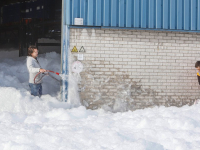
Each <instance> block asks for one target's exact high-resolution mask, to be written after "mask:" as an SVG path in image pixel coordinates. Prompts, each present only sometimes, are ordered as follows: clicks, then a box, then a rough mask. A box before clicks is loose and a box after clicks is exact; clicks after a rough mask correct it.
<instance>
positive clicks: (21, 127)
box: [0, 50, 200, 150]
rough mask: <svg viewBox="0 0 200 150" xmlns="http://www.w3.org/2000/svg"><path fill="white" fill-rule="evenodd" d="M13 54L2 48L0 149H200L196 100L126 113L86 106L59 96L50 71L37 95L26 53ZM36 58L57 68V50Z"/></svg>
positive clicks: (50, 68) (0, 71)
mask: <svg viewBox="0 0 200 150" xmlns="http://www.w3.org/2000/svg"><path fill="white" fill-rule="evenodd" d="M16 54H18V52H17V51H11V52H6V51H2V50H1V51H0V149H2V150H82V149H83V150H101V149H104V150H166V149H167V150H199V149H200V109H199V108H200V104H197V105H193V106H190V107H189V106H184V107H181V108H177V107H169V108H165V107H155V108H148V109H143V110H136V111H134V112H131V111H128V112H124V113H111V112H106V111H104V110H95V111H92V110H86V109H85V107H83V106H80V104H79V103H78V102H77V100H74V101H76V102H75V103H74V102H72V101H73V100H71V101H70V102H68V103H64V102H60V101H59V91H60V83H59V82H57V81H54V80H52V79H50V78H49V77H46V78H45V79H44V81H43V82H44V83H43V89H44V95H43V96H42V97H41V99H40V98H38V97H33V96H31V95H30V93H29V87H28V72H27V69H26V65H25V63H26V57H21V58H18V57H17V55H16ZM39 61H40V63H41V64H42V66H43V68H45V69H49V70H53V71H56V72H60V55H59V54H57V53H54V52H52V53H47V54H43V55H39ZM71 82H72V80H71ZM72 83H73V84H75V82H72ZM73 93H74V92H73ZM72 95H73V94H72Z"/></svg>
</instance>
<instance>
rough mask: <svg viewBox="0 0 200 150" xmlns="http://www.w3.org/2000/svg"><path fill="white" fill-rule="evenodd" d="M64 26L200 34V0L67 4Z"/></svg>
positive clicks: (73, 1)
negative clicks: (77, 21) (81, 21)
mask: <svg viewBox="0 0 200 150" xmlns="http://www.w3.org/2000/svg"><path fill="white" fill-rule="evenodd" d="M66 5H67V6H66V8H67V10H66V13H67V15H66V24H67V25H74V18H83V19H84V26H100V27H113V28H115V27H122V28H141V29H158V30H163V29H164V30H185V31H198V30H200V0H66Z"/></svg>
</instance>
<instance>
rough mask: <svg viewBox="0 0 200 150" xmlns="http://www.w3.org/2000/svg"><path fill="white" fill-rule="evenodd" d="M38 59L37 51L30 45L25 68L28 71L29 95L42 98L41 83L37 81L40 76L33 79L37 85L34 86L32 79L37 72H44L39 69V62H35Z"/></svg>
mask: <svg viewBox="0 0 200 150" xmlns="http://www.w3.org/2000/svg"><path fill="white" fill-rule="evenodd" d="M37 57H38V49H37V47H36V46H34V45H31V46H29V48H28V56H27V63H26V65H27V68H28V71H29V87H30V90H31V95H34V96H39V97H41V96H42V81H39V79H40V75H38V76H37V78H36V79H35V80H36V81H38V82H37V84H34V78H35V76H36V75H37V74H38V73H39V72H42V73H44V72H46V70H45V69H42V68H41V65H40V63H39V61H38V60H37Z"/></svg>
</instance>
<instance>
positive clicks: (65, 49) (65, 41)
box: [61, 0, 70, 102]
mask: <svg viewBox="0 0 200 150" xmlns="http://www.w3.org/2000/svg"><path fill="white" fill-rule="evenodd" d="M67 7H69V6H68V5H67V2H66V0H62V24H61V25H62V35H61V45H62V46H61V70H62V74H63V76H64V78H63V80H62V86H61V97H62V101H63V102H67V100H68V85H69V84H68V78H69V63H68V53H69V46H70V41H69V40H70V28H69V25H67V24H66V16H67V12H66V9H67Z"/></svg>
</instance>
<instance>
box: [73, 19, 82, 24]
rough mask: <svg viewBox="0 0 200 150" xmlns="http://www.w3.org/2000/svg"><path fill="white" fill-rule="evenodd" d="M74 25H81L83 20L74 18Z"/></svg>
mask: <svg viewBox="0 0 200 150" xmlns="http://www.w3.org/2000/svg"><path fill="white" fill-rule="evenodd" d="M74 25H83V18H74Z"/></svg>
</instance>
